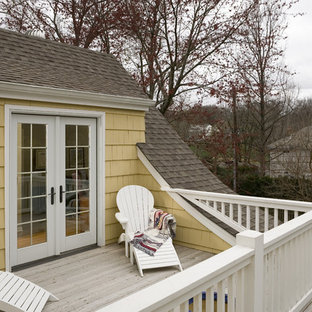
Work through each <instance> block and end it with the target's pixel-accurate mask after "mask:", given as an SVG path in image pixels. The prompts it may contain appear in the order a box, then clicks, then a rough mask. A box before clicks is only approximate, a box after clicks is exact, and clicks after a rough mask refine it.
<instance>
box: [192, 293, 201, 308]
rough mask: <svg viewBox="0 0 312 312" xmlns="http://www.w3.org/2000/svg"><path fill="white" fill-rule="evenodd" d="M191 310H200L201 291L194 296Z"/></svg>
mask: <svg viewBox="0 0 312 312" xmlns="http://www.w3.org/2000/svg"><path fill="white" fill-rule="evenodd" d="M193 312H202V293H200V294H198V295H196V296H195V297H194V302H193Z"/></svg>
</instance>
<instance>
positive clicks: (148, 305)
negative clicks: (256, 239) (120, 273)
mask: <svg viewBox="0 0 312 312" xmlns="http://www.w3.org/2000/svg"><path fill="white" fill-rule="evenodd" d="M253 254H254V250H253V249H251V248H247V247H243V246H234V247H232V248H230V249H228V250H226V251H224V252H222V253H220V254H218V255H216V256H214V257H211V258H209V259H207V260H205V261H202V262H200V263H198V264H196V265H194V266H192V267H190V268H188V269H186V270H184V271H182V272H180V273H178V274H175V275H173V276H170V277H169V278H167V279H165V280H162V281H160V282H158V283H156V284H153V285H151V286H149V287H147V288H144V289H142V290H140V291H139V292H136V293H134V294H132V295H129V296H128V297H125V298H123V299H121V300H119V301H116V302H114V303H112V304H110V305H108V306H106V307H104V308H102V309H100V310H98V311H97V312H117V311H123V310H124V308H125V307H127V311H129V312H138V311H140V312H143V311H145V312H149V311H156V310H157V311H162V308H163V307H166V310H168V309H170V307H169V306H168V304H169V303H170V302H173V301H174V300H177V299H180V298H181V299H182V300H188V299H190V298H191V296H192V291H194V290H196V288H198V287H203V285H205V287H211V286H212V285H213V284H214V283H217V282H219V281H221V280H223V279H224V278H226V277H228V276H230V275H231V274H233V273H234V272H236V271H238V270H240V269H242V268H243V267H245V266H247V265H248V264H249V263H250V261H251V259H252V256H253ZM210 284H211V285H210ZM197 291H198V292H200V291H201V290H198V289H197ZM195 294H196V292H195V293H194V295H195ZM138 298H139V299H138Z"/></svg>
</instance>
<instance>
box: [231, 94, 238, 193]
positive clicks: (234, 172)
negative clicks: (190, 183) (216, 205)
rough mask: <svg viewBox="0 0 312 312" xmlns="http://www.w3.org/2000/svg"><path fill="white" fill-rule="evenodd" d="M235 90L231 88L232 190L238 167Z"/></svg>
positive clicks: (235, 188)
mask: <svg viewBox="0 0 312 312" xmlns="http://www.w3.org/2000/svg"><path fill="white" fill-rule="evenodd" d="M236 104H237V97H236V90H235V88H234V89H233V90H232V111H233V131H232V144H233V191H234V192H237V167H238V157H237V148H238V146H237V143H238V142H237V137H238V127H237V114H236Z"/></svg>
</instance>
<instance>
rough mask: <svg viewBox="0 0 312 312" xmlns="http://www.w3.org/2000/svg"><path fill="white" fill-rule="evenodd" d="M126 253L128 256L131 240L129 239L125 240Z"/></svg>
mask: <svg viewBox="0 0 312 312" xmlns="http://www.w3.org/2000/svg"><path fill="white" fill-rule="evenodd" d="M125 254H126V257H127V258H128V257H129V242H128V241H127V240H125Z"/></svg>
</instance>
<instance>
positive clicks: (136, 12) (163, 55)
mask: <svg viewBox="0 0 312 312" xmlns="http://www.w3.org/2000/svg"><path fill="white" fill-rule="evenodd" d="M121 3H122V4H123V5H121V6H120V8H121V11H120V16H122V23H121V24H120V29H121V30H122V34H123V36H121V38H120V39H121V44H120V46H119V49H118V51H119V52H120V55H121V59H122V61H123V63H124V64H126V67H127V68H129V69H130V70H131V71H132V72H133V73H134V76H135V77H136V79H137V80H138V81H139V83H140V84H141V85H142V86H143V88H144V91H145V93H146V94H147V95H148V96H149V97H150V98H154V99H156V101H157V104H158V106H159V109H160V111H161V112H162V113H164V112H165V111H166V110H167V109H168V108H169V107H170V106H171V105H172V104H173V103H174V99H175V98H176V97H179V96H180V95H181V94H183V93H186V92H190V91H194V90H203V89H204V88H206V89H207V88H208V89H209V87H210V86H212V85H213V84H214V83H215V82H216V81H217V80H218V79H220V65H222V63H223V56H224V55H223V51H224V48H225V46H226V44H228V43H229V41H230V39H231V38H232V37H233V35H234V34H235V33H236V32H237V30H238V29H239V28H240V27H241V25H242V24H243V23H245V22H246V20H247V18H248V13H249V11H250V9H251V7H253V5H254V3H255V1H244V0H243V1H240V0H218V1H214V0H153V1H152V0H146V1H144V2H142V1H138V0H124V1H121ZM129 52H130V54H129ZM133 52H135V53H133ZM197 96H198V95H197Z"/></svg>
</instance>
